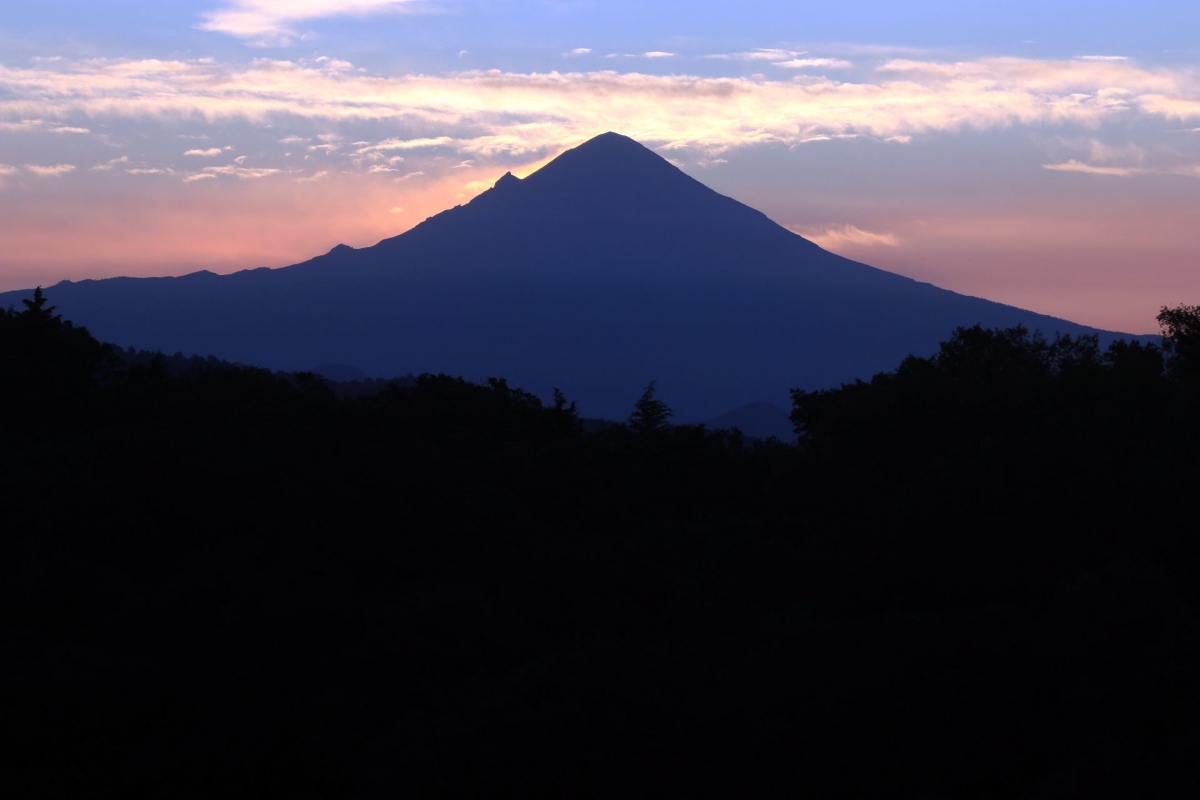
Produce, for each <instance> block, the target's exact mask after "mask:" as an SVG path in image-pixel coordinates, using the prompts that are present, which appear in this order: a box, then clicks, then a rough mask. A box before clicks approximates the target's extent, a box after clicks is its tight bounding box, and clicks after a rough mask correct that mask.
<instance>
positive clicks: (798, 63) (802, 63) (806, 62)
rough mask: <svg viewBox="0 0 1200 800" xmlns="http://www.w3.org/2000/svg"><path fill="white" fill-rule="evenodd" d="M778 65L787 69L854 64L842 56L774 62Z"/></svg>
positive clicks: (835, 67)
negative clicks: (841, 57)
mask: <svg viewBox="0 0 1200 800" xmlns="http://www.w3.org/2000/svg"><path fill="white" fill-rule="evenodd" d="M774 63H775V66H777V67H784V68H786V69H810V68H812V67H829V68H830V69H850V68H851V67H853V66H854V65H853V64H851V63H850V62H849V61H845V60H843V59H840V58H793V59H789V60H788V61H776V62H774Z"/></svg>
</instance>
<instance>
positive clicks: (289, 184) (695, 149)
mask: <svg viewBox="0 0 1200 800" xmlns="http://www.w3.org/2000/svg"><path fill="white" fill-rule="evenodd" d="M647 6H649V9H648V10H647ZM1198 30H1200V4H1197V3H1194V2H1182V1H1181V2H1156V3H1131V2H1102V1H1101V2H1097V1H1096V0H1091V2H1078V1H1076V0H1070V1H1068V2H1054V3H1048V2H1045V0H1041V2H1026V0H1018V2H1009V3H1004V4H1001V3H995V2H967V1H965V0H956V1H955V2H948V1H941V2H933V0H924V1H922V2H913V1H911V0H910V2H905V3H896V2H894V1H893V2H854V0H844V1H843V2H839V3H807V2H794V1H793V2H749V1H748V2H741V3H729V2H716V1H715V0H694V1H693V2H686V3H684V2H660V3H653V4H650V3H644V2H633V1H632V0H522V1H518V0H340V1H339V0H182V1H180V2H171V3H162V2H143V1H137V2H135V1H133V0H110V1H109V2H103V3H101V2H96V1H95V0H39V2H37V3H19V4H15V7H14V6H13V5H6V7H5V10H4V11H3V13H2V14H0V237H2V241H3V243H4V246H3V248H0V290H9V289H18V288H25V287H30V286H33V285H35V284H46V285H49V284H53V283H56V282H58V281H59V280H62V279H64V278H70V279H73V280H81V279H84V278H98V277H107V276H113V275H176V274H182V273H185V272H191V271H195V270H198V269H210V270H213V271H216V272H232V271H235V270H239V269H245V268H250V267H258V266H284V265H287V264H291V263H294V262H297V261H301V260H304V259H306V258H309V257H311V256H313V255H316V254H319V253H322V252H325V251H327V250H329V249H330V248H331V247H332V246H333V245H335V244H338V243H346V244H350V245H353V246H356V247H361V246H366V245H370V244H374V243H375V242H377V241H378V240H380V239H382V238H385V237H388V236H393V235H395V234H398V233H401V232H403V231H404V230H407V229H408V228H410V227H412V226H413V225H415V224H417V223H419V222H420V221H422V220H423V219H425V218H426V217H428V216H430V215H431V214H434V213H436V212H438V211H440V210H442V209H444V208H447V207H449V206H453V205H455V204H458V203H463V202H466V201H467V200H469V199H470V198H471V197H473V196H475V195H476V194H478V193H479V192H480V191H482V190H483V189H485V188H487V187H488V186H490V185H491V184H492V183H493V182H494V181H495V180H496V178H498V177H499V176H500V175H502V174H503V173H504V172H505V171H508V170H511V171H513V172H514V173H516V174H518V175H525V174H528V173H529V172H531V171H533V170H534V169H536V168H537V167H539V166H540V165H542V164H544V163H545V162H546V161H547V160H548V159H550V158H552V157H554V156H555V155H557V154H558V153H560V152H561V151H562V150H564V149H566V148H568V147H572V146H574V145H576V144H579V143H580V142H582V141H584V140H585V139H588V138H590V137H592V136H594V135H596V134H599V133H602V132H604V131H608V130H613V131H618V132H621V133H624V134H627V135H629V136H632V137H634V138H636V139H638V140H639V141H641V142H642V143H644V144H646V145H647V146H649V147H652V148H654V149H655V150H656V151H657V152H658V153H660V154H661V155H663V156H664V157H666V158H668V159H670V160H671V161H672V162H673V163H675V164H677V165H678V166H679V167H681V168H682V169H683V170H684V171H686V172H687V173H688V174H690V175H692V176H693V177H695V178H697V179H698V180H700V181H702V182H704V183H705V184H707V185H709V186H711V187H713V188H714V189H716V190H717V191H719V192H721V193H723V194H728V195H730V196H732V197H734V198H736V199H738V200H740V201H742V202H744V203H747V204H749V205H751V206H754V207H756V208H758V209H760V210H762V211H764V212H765V213H766V214H767V215H768V216H770V217H771V218H772V219H774V220H775V221H777V222H779V223H780V224H782V225H785V226H787V227H788V228H790V229H792V230H794V231H796V232H798V233H801V234H802V235H804V236H807V237H808V238H810V239H813V240H814V241H817V242H818V243H820V244H822V245H823V246H825V247H827V248H829V249H831V250H834V251H835V252H838V253H841V254H843V255H847V256H850V257H852V258H855V259H858V260H860V261H865V262H867V263H869V264H872V265H874V266H878V267H881V268H883V269H888V270H891V271H894V272H898V273H901V274H904V275H908V276H911V277H914V278H917V279H919V280H924V281H929V282H931V283H934V284H936V285H939V286H942V287H945V288H949V289H953V290H956V291H959V292H963V293H966V294H972V295H979V296H983V297H987V298H989V299H992V300H997V301H1000V302H1005V303H1010V304H1013V305H1018V306H1022V307H1025V308H1029V309H1032V310H1035V311H1039V312H1043V313H1049V314H1054V315H1056V316H1061V317H1066V318H1069V319H1072V320H1075V321H1077V322H1082V323H1086V324H1091V325H1096V326H1100V327H1105V328H1109V329H1116V330H1123V331H1129V332H1135V333H1144V332H1151V331H1154V330H1155V323H1154V316H1155V314H1156V313H1157V311H1158V308H1159V307H1160V306H1162V305H1164V304H1172V305H1173V304H1177V303H1184V302H1186V303H1197V302H1200V42H1197V37H1196V31H1198Z"/></svg>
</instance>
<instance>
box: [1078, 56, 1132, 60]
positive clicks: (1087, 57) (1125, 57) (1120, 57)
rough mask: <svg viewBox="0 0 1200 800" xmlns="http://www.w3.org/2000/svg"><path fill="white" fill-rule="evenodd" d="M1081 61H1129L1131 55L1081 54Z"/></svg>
mask: <svg viewBox="0 0 1200 800" xmlns="http://www.w3.org/2000/svg"><path fill="white" fill-rule="evenodd" d="M1079 60H1080V61H1128V60H1129V56H1080V57H1079Z"/></svg>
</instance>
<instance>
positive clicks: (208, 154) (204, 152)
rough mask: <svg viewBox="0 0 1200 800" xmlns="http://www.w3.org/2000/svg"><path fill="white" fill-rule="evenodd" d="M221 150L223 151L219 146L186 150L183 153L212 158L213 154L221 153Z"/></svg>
mask: <svg viewBox="0 0 1200 800" xmlns="http://www.w3.org/2000/svg"><path fill="white" fill-rule="evenodd" d="M223 152H224V151H223V150H222V149H221V148H219V147H210V148H208V149H207V150H188V151H186V152H184V155H185V156H199V157H201V158H212V157H213V156H219V155H221V153H223Z"/></svg>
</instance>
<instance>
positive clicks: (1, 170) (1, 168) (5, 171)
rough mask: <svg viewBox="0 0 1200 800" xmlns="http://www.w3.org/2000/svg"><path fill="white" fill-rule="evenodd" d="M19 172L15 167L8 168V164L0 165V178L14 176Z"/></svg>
mask: <svg viewBox="0 0 1200 800" xmlns="http://www.w3.org/2000/svg"><path fill="white" fill-rule="evenodd" d="M20 171H21V170H19V169H17V168H16V167H13V166H9V165H8V164H0V176H3V175H16V174H17V173H18V172H20Z"/></svg>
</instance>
